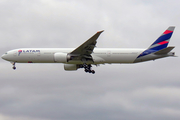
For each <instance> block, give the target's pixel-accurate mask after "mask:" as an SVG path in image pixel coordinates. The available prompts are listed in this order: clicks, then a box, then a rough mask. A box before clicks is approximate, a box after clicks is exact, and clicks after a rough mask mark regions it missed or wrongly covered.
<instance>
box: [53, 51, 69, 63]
mask: <svg viewBox="0 0 180 120" xmlns="http://www.w3.org/2000/svg"><path fill="white" fill-rule="evenodd" d="M69 60H70V55H68V54H67V53H55V54H54V61H55V62H59V63H66V62H68V61H69Z"/></svg>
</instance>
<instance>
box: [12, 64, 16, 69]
mask: <svg viewBox="0 0 180 120" xmlns="http://www.w3.org/2000/svg"><path fill="white" fill-rule="evenodd" d="M12 65H13V67H12V68H13V69H14V70H15V69H16V66H15V62H12Z"/></svg>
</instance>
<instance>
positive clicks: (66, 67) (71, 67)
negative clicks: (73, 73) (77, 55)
mask: <svg viewBox="0 0 180 120" xmlns="http://www.w3.org/2000/svg"><path fill="white" fill-rule="evenodd" d="M78 68H79V67H78V65H76V64H64V70H67V71H70V70H77V69H78Z"/></svg>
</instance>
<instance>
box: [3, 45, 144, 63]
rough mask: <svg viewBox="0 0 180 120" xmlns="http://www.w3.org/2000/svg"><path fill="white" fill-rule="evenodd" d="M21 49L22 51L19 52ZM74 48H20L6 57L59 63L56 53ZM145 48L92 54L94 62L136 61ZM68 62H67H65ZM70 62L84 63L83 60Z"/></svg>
mask: <svg viewBox="0 0 180 120" xmlns="http://www.w3.org/2000/svg"><path fill="white" fill-rule="evenodd" d="M19 50H21V52H18V51H19ZM72 50H74V49H73V48H20V49H14V50H11V51H8V52H7V53H6V56H5V55H4V56H5V59H6V60H8V61H12V62H17V63H28V62H29V63H31V62H32V63H58V62H57V61H55V58H54V54H55V53H70V52H71V51H72ZM144 50H145V49H119V48H96V49H94V52H93V53H92V54H91V56H92V58H93V60H94V64H104V63H134V61H135V60H136V58H137V57H138V56H139V55H140V54H141V53H142V52H143V51H144ZM64 63H67V62H64ZM68 63H69V64H82V61H81V60H78V61H69V62H68Z"/></svg>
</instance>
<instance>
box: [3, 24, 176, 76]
mask: <svg viewBox="0 0 180 120" xmlns="http://www.w3.org/2000/svg"><path fill="white" fill-rule="evenodd" d="M174 29H175V26H170V27H169V28H168V29H166V30H165V32H163V33H162V35H161V36H160V37H159V38H158V39H157V40H156V41H155V42H153V43H152V44H151V45H150V47H148V48H147V49H140V48H95V47H96V43H97V39H98V37H99V36H100V34H101V33H102V32H103V31H99V32H97V33H96V34H94V35H93V36H92V37H91V38H89V39H88V40H87V41H85V42H84V43H83V44H81V45H80V46H79V47H77V48H19V49H14V50H10V51H8V52H6V53H5V54H3V55H2V59H4V60H7V61H10V62H11V63H12V65H13V69H14V70H15V69H16V67H15V63H63V64H64V70H66V71H72V70H77V69H79V68H84V71H85V72H86V73H92V74H94V73H95V71H94V70H92V65H96V66H97V65H99V64H106V63H108V64H115V63H122V64H123V63H124V64H125V63H139V62H145V61H149V60H155V59H160V58H164V57H169V56H175V52H171V50H172V49H173V48H174V46H169V47H167V46H168V43H169V41H170V38H171V36H172V34H173V31H174Z"/></svg>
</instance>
